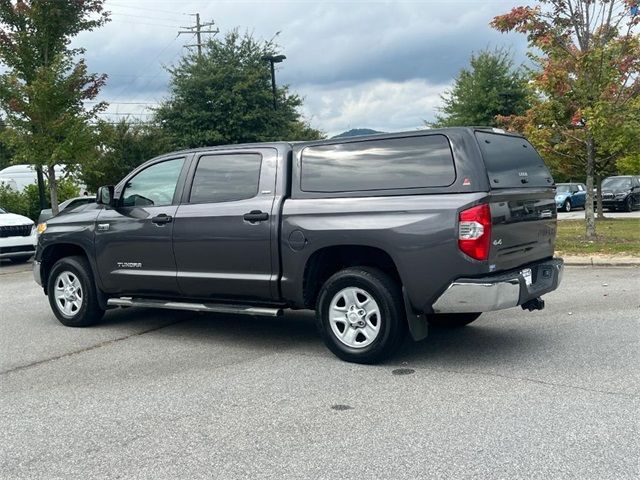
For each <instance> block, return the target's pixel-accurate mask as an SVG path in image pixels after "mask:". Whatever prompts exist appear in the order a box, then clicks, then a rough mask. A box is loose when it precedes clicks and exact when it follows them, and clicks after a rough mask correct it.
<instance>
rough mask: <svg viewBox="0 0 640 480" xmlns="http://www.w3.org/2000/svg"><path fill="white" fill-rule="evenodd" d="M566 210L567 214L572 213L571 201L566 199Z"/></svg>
mask: <svg viewBox="0 0 640 480" xmlns="http://www.w3.org/2000/svg"><path fill="white" fill-rule="evenodd" d="M562 208H563V209H564V211H565V212H570V211H571V200H569V199H566V200H565V201H564V207H562Z"/></svg>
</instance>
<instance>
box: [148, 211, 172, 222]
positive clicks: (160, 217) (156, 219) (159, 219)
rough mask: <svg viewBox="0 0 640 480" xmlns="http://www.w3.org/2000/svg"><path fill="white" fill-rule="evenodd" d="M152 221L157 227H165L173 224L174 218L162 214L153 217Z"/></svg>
mask: <svg viewBox="0 0 640 480" xmlns="http://www.w3.org/2000/svg"><path fill="white" fill-rule="evenodd" d="M151 221H152V222H153V223H155V224H156V225H164V224H165V223H171V222H172V221H173V217H172V216H170V215H167V214H166V213H161V214H160V215H156V216H155V217H153V218H152V219H151Z"/></svg>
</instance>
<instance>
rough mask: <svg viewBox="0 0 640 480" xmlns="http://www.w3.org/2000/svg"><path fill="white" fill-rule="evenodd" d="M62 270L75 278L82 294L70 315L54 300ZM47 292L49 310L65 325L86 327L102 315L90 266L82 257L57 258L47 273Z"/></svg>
mask: <svg viewBox="0 0 640 480" xmlns="http://www.w3.org/2000/svg"><path fill="white" fill-rule="evenodd" d="M64 272H69V273H71V274H72V275H73V276H74V277H75V278H77V280H78V282H79V284H80V289H81V290H80V291H81V294H82V297H81V301H80V307H79V308H78V309H76V310H75V311H74V312H73V313H72V315H66V314H65V313H64V312H63V311H62V310H61V309H60V307H59V306H58V302H57V301H56V283H59V285H62V284H63V283H62V280H61V279H60V275H61V274H63V273H64ZM47 294H48V297H49V304H50V305H51V310H53V313H54V314H55V316H56V318H57V319H58V320H59V321H60V323H62V324H63V325H66V326H67V327H88V326H89V325H94V324H96V323H98V322H99V321H100V320H101V319H102V317H103V316H104V310H103V309H102V308H100V305H99V304H98V295H97V291H96V285H95V282H94V281H93V275H92V273H91V266H90V265H89V262H88V261H87V259H86V258H84V257H81V256H74V257H65V258H61V259H60V260H58V261H57V262H56V263H55V264H54V265H53V268H52V269H51V272H50V273H49V278H48V282H47ZM65 303H66V301H65Z"/></svg>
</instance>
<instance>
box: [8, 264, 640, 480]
mask: <svg viewBox="0 0 640 480" xmlns="http://www.w3.org/2000/svg"><path fill="white" fill-rule="evenodd" d="M28 268H29V267H28V266H17V267H16V266H7V265H6V264H3V266H2V267H0V292H1V295H0V318H1V322H0V348H1V352H2V355H1V358H0V390H1V396H2V401H1V402H0V418H1V421H2V428H1V429H0V472H2V474H1V475H0V476H1V477H2V478H5V479H13V478H25V479H35V478H38V479H46V478H63V477H64V478H127V479H132V478H153V479H164V478H167V479H169V478H171V479H173V478H247V479H256V478H357V479H362V478H389V479H402V478H438V479H442V478H455V479H459V478H487V477H492V478H505V479H507V478H508V479H512V478H527V479H530V478H611V479H623V478H638V475H639V474H640V466H639V465H640V464H639V462H638V451H640V414H639V413H638V412H640V373H639V372H640V368H639V367H640V355H639V354H638V351H639V350H638V347H639V346H640V329H639V328H638V327H639V326H640V296H639V295H638V292H639V291H640V269H638V268H601V269H598V268H580V267H574V268H571V267H570V268H568V269H567V271H566V274H565V278H564V284H563V286H562V288H561V289H560V290H558V291H557V292H554V293H552V294H550V295H548V296H547V298H546V300H547V308H546V309H545V310H544V311H542V312H534V313H524V312H522V311H521V310H520V309H512V310H507V311H502V312H497V313H490V314H486V315H484V316H483V317H482V318H481V319H480V320H479V321H478V322H477V323H474V324H473V325H472V326H469V327H466V328H464V329H460V330H456V331H441V330H440V331H438V330H432V331H431V333H430V336H429V338H427V339H426V340H424V341H422V342H420V343H417V344H416V343H412V342H410V341H408V342H407V343H406V345H405V346H404V348H403V351H402V353H401V354H400V355H399V356H397V357H395V358H394V359H393V360H391V361H390V362H389V363H387V364H383V365H378V366H362V365H354V364H348V363H344V362H341V361H339V360H338V359H336V358H335V357H334V356H333V355H331V354H330V353H329V352H328V351H327V350H326V349H325V348H324V346H323V345H322V344H321V341H320V338H319V336H318V335H317V334H316V331H315V327H314V324H313V317H312V315H311V314H310V313H307V312H302V313H300V312H298V313H289V314H287V315H286V316H285V317H284V318H276V319H273V318H250V317H235V318H233V317H227V316H215V315H194V314H191V313H186V312H181V313H176V312H169V311H160V312H158V311H150V310H144V311H142V310H138V311H136V310H116V311H111V312H109V313H108V314H107V315H106V317H105V322H104V323H102V324H101V325H99V326H97V327H93V328H89V329H70V328H65V327H63V326H61V325H60V324H59V323H58V322H57V320H55V318H54V316H53V315H52V314H51V312H50V310H49V305H48V303H47V299H46V297H44V296H43V295H42V293H41V291H40V290H39V288H38V287H37V286H36V285H35V283H34V282H33V281H32V278H31V273H30V271H29V270H28Z"/></svg>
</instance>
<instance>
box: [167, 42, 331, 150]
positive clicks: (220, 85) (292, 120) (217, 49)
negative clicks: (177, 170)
mask: <svg viewBox="0 0 640 480" xmlns="http://www.w3.org/2000/svg"><path fill="white" fill-rule="evenodd" d="M274 53H275V46H274V45H273V44H272V43H270V42H259V41H257V40H255V39H254V38H253V37H252V36H251V35H250V34H243V35H242V34H240V33H239V32H238V31H237V30H233V31H231V32H229V33H227V34H226V35H225V37H224V38H223V39H212V40H210V41H208V42H207V44H206V45H205V47H204V49H203V52H202V55H198V54H195V53H194V54H191V55H187V56H185V57H184V58H182V60H181V61H180V62H179V63H178V65H177V66H175V67H173V68H171V69H169V72H170V74H171V80H170V97H169V99H168V100H167V101H166V102H164V104H162V105H161V106H160V107H159V108H158V110H157V111H156V120H157V121H158V122H159V123H160V124H161V125H162V128H163V129H164V130H165V131H166V132H167V133H168V135H169V137H170V138H171V140H172V142H173V144H174V145H175V146H176V147H179V148H180V147H201V146H207V145H220V144H228V143H242V142H262V141H274V140H306V139H316V138H320V137H321V135H322V134H321V132H319V131H318V130H315V129H313V128H311V127H310V126H309V125H308V124H307V123H306V122H305V121H304V120H303V119H302V117H301V115H300V113H299V111H298V110H299V108H300V106H301V105H302V100H301V98H300V97H299V96H297V95H295V94H291V93H290V92H289V89H288V87H287V86H278V88H277V91H276V104H277V108H276V109H275V110H274V108H273V94H272V91H271V74H270V70H269V63H268V62H267V61H265V60H263V57H264V56H266V55H272V54H274Z"/></svg>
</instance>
